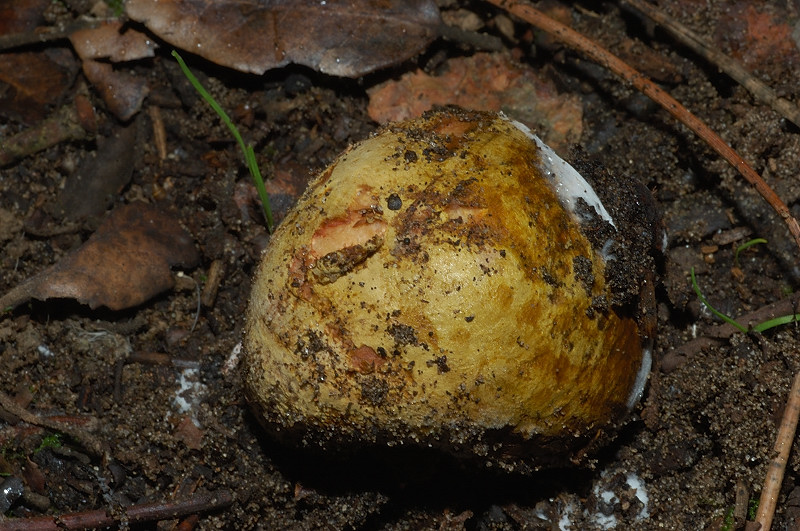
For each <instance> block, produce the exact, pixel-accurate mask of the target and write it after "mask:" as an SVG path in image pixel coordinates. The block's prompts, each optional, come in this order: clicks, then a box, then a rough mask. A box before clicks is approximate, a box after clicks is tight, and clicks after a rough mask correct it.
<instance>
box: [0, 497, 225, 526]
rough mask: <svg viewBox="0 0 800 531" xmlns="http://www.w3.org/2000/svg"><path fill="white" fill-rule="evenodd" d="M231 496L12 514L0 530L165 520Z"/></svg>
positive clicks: (217, 506)
mask: <svg viewBox="0 0 800 531" xmlns="http://www.w3.org/2000/svg"><path fill="white" fill-rule="evenodd" d="M231 503H233V496H232V495H231V493H230V492H229V491H227V490H225V489H222V490H218V491H215V492H210V493H207V494H198V495H195V496H192V497H190V498H188V499H186V500H182V501H170V502H154V503H141V504H137V505H131V506H129V507H126V508H123V509H122V511H123V515H118V516H116V517H115V516H114V515H112V514H108V512H107V511H106V510H105V509H98V510H96V511H82V512H78V513H69V514H63V515H61V516H37V517H36V518H12V519H8V520H5V521H2V522H0V531H11V530H12V529H13V530H15V531H16V530H19V531H51V530H52V531H59V530H64V529H92V528H99V527H109V526H113V525H115V524H118V523H119V522H120V521H121V518H122V517H125V518H126V519H127V521H128V522H129V523H131V524H133V523H137V522H152V521H158V520H168V519H172V518H178V517H180V516H186V515H189V514H194V513H198V512H203V511H211V510H214V509H220V508H222V507H227V506H228V505H230V504H231Z"/></svg>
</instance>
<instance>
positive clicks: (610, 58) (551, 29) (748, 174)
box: [486, 0, 800, 248]
mask: <svg viewBox="0 0 800 531" xmlns="http://www.w3.org/2000/svg"><path fill="white" fill-rule="evenodd" d="M486 1H487V2H489V3H490V4H494V5H496V6H497V7H500V8H501V9H505V10H506V11H508V12H509V13H511V14H512V15H516V16H517V17H519V18H521V19H523V20H525V21H526V22H528V23H530V24H532V25H534V26H536V27H537V28H539V29H541V30H542V31H544V32H546V33H548V34H550V35H552V36H553V37H555V38H556V39H558V40H560V41H561V42H563V43H565V44H567V45H568V46H570V47H571V48H574V49H575V50H578V51H581V52H583V53H584V54H586V55H587V56H589V58H590V59H592V60H593V61H595V62H597V63H598V64H600V65H602V66H604V67H605V68H608V69H609V70H611V71H612V72H614V73H615V74H617V75H618V76H620V77H621V78H623V79H624V80H625V81H627V82H628V83H630V84H631V85H633V86H634V87H635V88H636V89H637V90H639V91H640V92H642V93H643V94H645V95H646V96H648V97H649V98H650V99H652V100H653V101H655V102H656V103H658V104H659V105H661V107H663V108H664V109H665V110H666V111H667V112H669V113H670V114H671V115H672V116H673V117H675V118H676V119H677V120H678V121H680V122H681V123H682V124H684V125H685V126H686V127H688V128H689V129H691V130H692V131H694V132H695V134H697V136H699V137H700V138H702V139H703V140H704V141H705V142H706V143H707V144H708V145H709V146H710V147H711V148H712V149H713V150H714V151H716V152H717V153H718V154H719V155H720V156H721V157H722V158H724V159H725V160H727V161H728V162H729V163H730V164H731V166H733V167H734V168H736V169H737V170H738V171H739V173H740V174H741V175H742V176H743V177H744V178H745V179H746V180H747V181H748V182H749V183H750V184H752V185H753V186H754V187H755V189H756V190H757V191H758V193H759V194H761V197H763V198H764V199H765V200H766V201H767V203H769V205H770V206H771V207H772V208H773V209H774V210H775V212H777V213H778V215H779V216H780V217H781V219H783V221H784V222H785V223H786V225H787V226H788V227H789V232H790V233H791V234H792V237H794V241H795V243H796V244H797V247H798V248H800V224H798V223H797V220H796V219H795V218H794V217H793V216H792V214H791V212H790V211H789V208H788V207H787V206H786V203H784V202H783V200H782V199H781V198H780V197H778V195H777V194H776V193H775V192H774V191H773V190H772V188H770V187H769V185H768V184H767V183H766V182H764V179H762V178H761V176H760V175H759V174H758V173H757V172H756V171H755V170H754V169H753V168H752V167H751V166H750V165H749V164H748V163H747V162H745V161H744V159H742V157H740V156H739V154H738V153H736V151H734V149H733V148H731V147H730V146H729V145H728V144H726V143H725V141H724V140H722V138H720V137H719V135H717V134H716V133H715V132H714V131H713V130H712V129H711V128H710V127H708V126H707V125H706V124H705V122H703V121H702V120H700V119H699V118H698V117H697V116H695V115H694V114H692V113H691V112H689V111H688V110H687V109H686V107H684V106H683V105H681V104H680V103H678V101H677V100H676V99H675V98H673V97H672V96H670V95H669V94H668V93H667V92H665V91H664V90H662V89H661V88H660V87H659V86H658V85H656V84H655V83H653V82H652V81H650V80H649V79H647V77H645V76H644V75H643V74H642V73H641V72H639V71H637V70H635V69H634V68H631V67H630V66H629V65H628V64H627V63H625V61H623V60H621V59H620V58H619V57H617V56H615V55H613V54H612V53H611V52H609V51H608V50H606V49H605V48H603V47H601V46H599V45H598V44H597V43H595V42H593V41H591V40H589V39H588V38H586V37H584V36H583V35H581V34H580V33H578V32H577V31H575V30H573V29H572V28H569V27H567V26H565V25H563V24H561V23H560V22H557V21H555V20H553V19H552V18H550V17H548V16H547V15H545V14H544V13H542V12H541V11H539V10H537V9H535V8H534V7H533V6H531V5H530V4H528V3H527V2H523V1H513V0H512V1H508V0H486Z"/></svg>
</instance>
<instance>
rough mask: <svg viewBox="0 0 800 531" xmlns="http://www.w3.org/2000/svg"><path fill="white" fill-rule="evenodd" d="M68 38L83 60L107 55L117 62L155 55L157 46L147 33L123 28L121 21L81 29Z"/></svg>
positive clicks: (103, 57) (101, 57)
mask: <svg viewBox="0 0 800 531" xmlns="http://www.w3.org/2000/svg"><path fill="white" fill-rule="evenodd" d="M69 40H70V42H71V43H72V47H73V48H75V52H76V53H77V54H78V55H79V56H80V58H81V59H83V60H86V59H105V58H108V59H110V60H111V61H112V62H114V63H119V62H122V61H133V60H134V59H142V58H145V57H153V55H155V48H156V44H155V43H154V42H153V40H152V39H150V38H148V37H147V35H145V34H144V33H141V32H138V31H136V30H134V29H130V28H124V29H123V25H122V22H120V21H110V22H104V23H103V24H101V25H100V26H98V27H96V28H90V29H83V30H78V31H76V32H74V33H73V34H72V35H70V36H69Z"/></svg>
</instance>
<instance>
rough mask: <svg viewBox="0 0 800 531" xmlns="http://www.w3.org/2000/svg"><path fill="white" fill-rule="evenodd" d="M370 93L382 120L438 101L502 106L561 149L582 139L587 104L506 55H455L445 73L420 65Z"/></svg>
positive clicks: (374, 114) (410, 114)
mask: <svg viewBox="0 0 800 531" xmlns="http://www.w3.org/2000/svg"><path fill="white" fill-rule="evenodd" d="M367 92H368V94H369V98H370V99H369V107H368V108H367V111H368V112H369V116H370V118H372V119H373V120H375V121H376V122H379V123H382V124H385V123H389V122H398V121H403V120H408V119H410V118H417V117H419V116H421V115H422V113H423V112H425V111H427V110H429V109H431V108H432V107H433V106H434V105H459V106H462V107H468V108H470V109H474V110H481V111H500V110H502V111H504V112H506V113H507V114H508V115H509V116H511V117H513V118H514V119H516V120H519V121H521V122H523V123H525V124H526V125H528V126H529V127H531V128H532V129H534V130H536V131H539V132H540V134H541V135H542V137H543V138H544V140H545V142H547V143H548V144H549V145H550V146H551V147H553V148H554V149H555V150H556V151H565V148H566V146H567V145H569V144H570V143H573V142H577V141H578V140H579V139H580V136H581V132H582V130H583V126H582V119H583V108H582V106H581V103H580V100H579V98H578V97H577V96H575V95H565V94H559V93H558V91H557V90H556V87H555V85H554V84H553V83H552V82H551V81H550V80H548V79H546V78H543V77H541V76H538V75H537V74H536V72H535V71H534V70H532V69H530V68H524V67H522V66H520V65H518V64H515V63H514V62H513V61H512V60H511V59H510V58H509V57H507V56H505V55H503V54H489V53H476V54H475V55H473V56H471V57H460V58H455V59H451V60H450V61H448V63H447V70H446V72H444V73H443V74H441V75H438V76H431V75H429V74H427V73H425V72H423V71H421V70H418V71H416V72H410V73H407V74H404V75H403V76H402V77H401V78H400V79H398V80H394V79H392V80H389V81H386V82H384V83H382V84H380V85H377V86H376V87H374V88H371V89H369V90H368V91H367Z"/></svg>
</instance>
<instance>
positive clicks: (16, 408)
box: [0, 391, 108, 529]
mask: <svg viewBox="0 0 800 531" xmlns="http://www.w3.org/2000/svg"><path fill="white" fill-rule="evenodd" d="M0 409H4V410H5V411H7V412H8V413H11V414H12V415H16V416H17V417H19V418H20V419H21V420H22V421H23V422H27V423H28V424H31V425H33V426H39V427H41V428H47V429H48V430H53V431H55V432H60V433H63V434H64V435H67V436H68V437H70V438H71V439H74V440H75V441H76V442H77V443H79V444H80V445H81V446H82V447H83V448H84V449H85V450H86V451H88V452H89V453H91V454H92V455H93V456H95V457H99V458H101V459H105V457H106V456H107V455H108V450H107V448H106V446H105V445H104V444H103V443H102V442H101V441H99V440H98V439H97V438H96V437H94V436H93V435H92V434H91V433H89V431H88V430H85V429H81V428H79V427H78V426H76V425H75V423H74V422H60V421H58V420H56V419H53V418H45V417H41V416H39V415H36V414H34V413H31V412H30V411H28V410H27V409H25V408H24V407H22V406H20V405H19V404H17V403H16V402H15V401H14V399H13V398H11V397H10V396H8V395H7V394H5V393H4V392H2V391H0ZM93 420H94V419H91V420H90V422H89V426H90V427H91V424H92V421H93ZM0 529H2V526H1V525H0Z"/></svg>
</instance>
